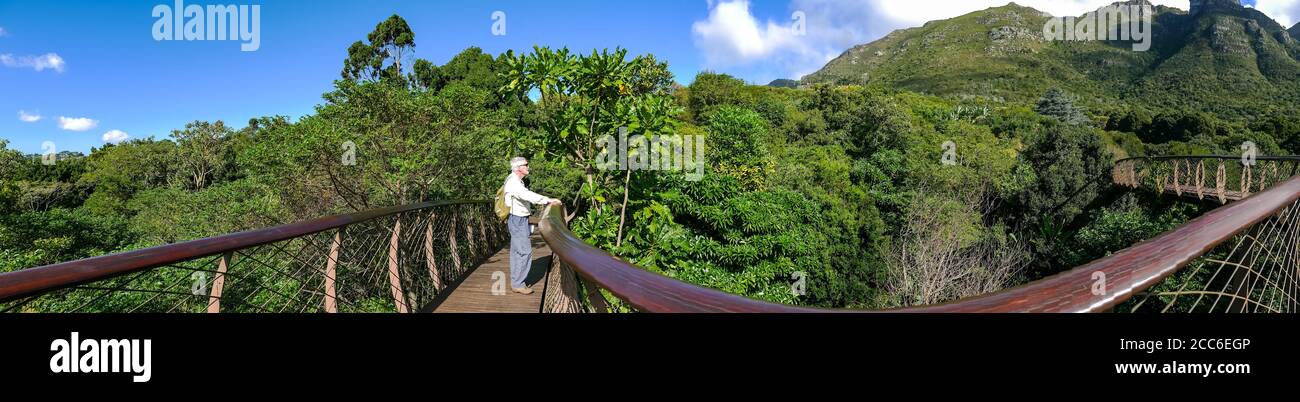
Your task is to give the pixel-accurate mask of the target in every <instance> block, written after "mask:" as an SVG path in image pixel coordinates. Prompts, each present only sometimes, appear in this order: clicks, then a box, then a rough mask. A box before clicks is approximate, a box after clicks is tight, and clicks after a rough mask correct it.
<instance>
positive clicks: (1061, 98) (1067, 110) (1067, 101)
mask: <svg viewBox="0 0 1300 402" xmlns="http://www.w3.org/2000/svg"><path fill="white" fill-rule="evenodd" d="M1036 110H1037V111H1038V114H1041V115H1043V116H1048V117H1054V118H1056V119H1057V120H1060V121H1061V122H1062V123H1065V124H1068V125H1072V126H1079V125H1086V124H1088V123H1090V122H1091V120H1090V119H1089V118H1088V115H1086V114H1084V111H1083V108H1081V107H1079V106H1076V105H1075V101H1074V98H1073V97H1071V96H1070V95H1069V94H1067V93H1066V92H1065V91H1063V90H1061V89H1060V88H1052V89H1049V90H1047V93H1046V94H1043V97H1042V98H1041V99H1039V100H1038V106H1037V108H1036Z"/></svg>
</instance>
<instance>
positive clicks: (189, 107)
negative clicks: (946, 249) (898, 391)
mask: <svg viewBox="0 0 1300 402" xmlns="http://www.w3.org/2000/svg"><path fill="white" fill-rule="evenodd" d="M1252 1H1254V0H1252ZM1257 1H1259V2H1261V3H1264V2H1273V3H1271V5H1270V4H1260V5H1258V7H1259V8H1260V9H1261V10H1262V11H1266V12H1270V9H1267V8H1266V5H1268V6H1270V7H1272V8H1273V9H1276V10H1281V11H1271V12H1272V13H1273V14H1274V15H1282V14H1284V13H1287V12H1290V11H1287V10H1291V11H1297V12H1291V15H1295V16H1297V17H1300V6H1297V4H1298V3H1300V0H1257ZM1005 2H1006V1H1005V0H1003V1H997V0H930V1H928V2H926V1H922V0H756V1H752V2H751V1H745V0H654V1H636V0H627V1H622V0H620V1H595V0H591V1H472V2H471V1H396V0H386V1H382V0H368V1H341V0H317V1H305V0H204V1H189V2H186V3H185V4H186V5H190V4H198V5H211V4H258V5H260V6H261V21H260V25H261V32H260V48H259V49H258V50H256V51H252V52H243V51H240V46H239V43H240V42H238V41H155V40H154V38H153V36H152V35H151V31H152V29H153V27H154V23H155V21H156V20H157V18H155V17H153V16H152V15H151V10H152V9H153V8H154V6H155V5H159V4H166V5H169V6H171V5H174V1H173V0H163V1H160V0H149V1H34V0H32V1H29V0H21V1H19V0H0V138H4V139H7V140H9V141H10V144H9V147H10V148H13V149H17V150H20V151H23V152H27V153H39V152H42V148H41V144H42V142H44V141H51V142H53V143H55V145H56V146H57V149H58V150H59V151H63V150H71V151H80V152H88V151H89V150H90V148H91V147H96V146H101V145H102V144H103V143H104V142H105V141H106V137H107V138H108V140H114V141H115V140H118V139H121V138H124V137H125V138H143V137H150V136H154V137H157V138H165V137H167V135H168V133H170V131H171V130H173V129H178V128H181V127H183V126H184V125H185V123H186V122H189V121H194V120H209V121H215V120H224V121H226V122H227V123H228V124H230V125H232V126H235V127H242V126H243V125H245V124H246V122H247V121H248V119H249V118H251V117H257V116H267V115H286V116H289V117H291V118H294V119H296V118H298V117H301V116H303V115H306V114H310V113H312V111H313V107H314V106H315V105H316V104H318V103H320V95H321V94H322V93H324V92H327V91H329V90H330V89H331V87H332V81H333V80H335V79H337V78H338V76H339V71H340V69H341V68H342V63H343V59H344V58H345V57H346V55H347V47H348V45H350V44H351V43H352V42H354V41H356V40H360V39H364V37H365V35H366V34H367V33H369V32H370V31H371V30H372V29H374V27H375V24H377V23H378V22H380V21H381V20H383V19H385V18H387V17H388V16H389V15H392V14H394V13H396V14H399V15H401V16H402V17H403V18H405V19H406V20H407V22H408V23H409V24H410V25H411V28H412V29H413V30H414V31H415V34H416V38H415V40H416V44H417V47H416V57H420V58H425V59H429V60H430V61H433V62H435V63H438V64H441V63H444V62H446V61H447V60H448V59H450V58H451V57H452V56H454V55H455V54H456V53H458V52H460V51H461V50H463V49H464V48H466V47H468V46H479V47H481V48H483V49H484V50H485V51H487V52H489V53H492V54H498V53H501V52H504V51H505V50H507V49H516V50H526V49H530V48H531V47H532V46H533V45H544V46H552V47H560V46H568V47H569V48H570V49H572V50H575V51H583V52H589V51H591V49H598V48H613V47H616V46H622V47H624V48H627V49H628V50H629V52H630V53H632V54H642V53H653V54H654V55H655V56H656V57H657V58H659V59H661V60H665V61H667V62H668V63H669V66H670V67H671V69H672V71H673V73H674V74H675V75H676V76H677V78H678V80H679V81H681V82H683V83H689V82H690V80H691V79H692V78H693V77H694V76H695V74H696V73H697V72H698V71H701V70H705V69H708V70H713V71H720V72H726V73H731V74H734V75H737V76H739V77H741V78H744V79H746V80H748V81H751V82H758V83H766V82H768V81H770V80H772V79H775V78H798V77H799V76H800V75H802V74H806V73H808V72H812V71H814V70H816V68H817V67H820V66H821V65H822V64H824V63H825V62H826V61H827V60H829V59H830V58H833V57H834V56H836V55H838V54H839V53H841V52H843V51H844V50H845V49H847V48H848V47H850V46H852V45H854V44H859V43H866V42H869V41H871V40H874V39H877V38H879V37H881V36H883V35H884V34H886V33H888V32H890V31H892V30H894V29H898V28H904V27H908V26H915V25H919V24H920V23H923V22H925V21H929V20H933V19H942V18H950V17H954V16H957V15H960V14H964V13H967V12H971V11H975V10H978V9H983V8H986V7H989V6H996V5H1001V4H1005ZM1109 2H1110V0H1024V1H1019V3H1020V4H1025V5H1030V6H1034V7H1039V8H1040V9H1042V10H1044V11H1049V12H1053V13H1076V14H1081V13H1082V12H1084V11H1086V10H1088V9H1089V7H1091V8H1095V6H1096V5H1104V4H1106V3H1109ZM1157 3H1161V4H1172V5H1175V6H1179V7H1182V8H1186V4H1187V1H1186V0H1161V1H1157ZM1180 3H1181V5H1180ZM498 10H499V11H503V12H505V13H506V35H504V36H494V35H492V31H491V29H492V24H493V20H492V13H493V12H494V11H498ZM794 11H800V12H804V15H805V20H804V22H805V25H806V30H805V31H804V32H802V33H803V34H802V35H796V34H795V30H794V29H793V28H794V27H795V23H794V22H793V18H792V17H793V14H792V13H793V12H794ZM1283 17H1285V18H1289V17H1286V16H1285V15H1283ZM1280 19H1281V18H1280ZM1284 23H1285V19H1284ZM1290 23H1294V21H1291V22H1290ZM1288 25H1289V24H1288ZM38 116H39V119H37V117H38ZM61 117H62V118H64V119H63V121H62V122H61V119H60V118H61ZM92 122H93V124H91V123H92ZM74 129H76V130H74ZM77 130H80V131H77Z"/></svg>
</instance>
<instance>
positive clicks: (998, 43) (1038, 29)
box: [802, 0, 1300, 117]
mask: <svg viewBox="0 0 1300 402" xmlns="http://www.w3.org/2000/svg"><path fill="white" fill-rule="evenodd" d="M1115 4H1116V5H1150V3H1148V2H1147V1H1146V0H1131V1H1127V2H1121V3H1115ZM1191 5H1192V8H1191V10H1190V11H1183V10H1180V9H1176V8H1170V7H1164V6H1154V7H1153V10H1154V12H1155V16H1154V18H1153V21H1152V28H1151V29H1152V39H1151V42H1152V46H1151V47H1150V49H1149V51H1134V46H1133V45H1134V42H1131V41H1129V42H1119V41H1109V42H1108V41H1058V40H1048V39H1046V38H1045V37H1044V36H1045V35H1044V33H1043V31H1044V26H1045V24H1047V23H1048V21H1049V19H1050V18H1051V16H1050V15H1048V14H1046V13H1043V12H1041V11H1038V10H1035V9H1033V8H1029V7H1023V6H1020V5H1017V4H1015V3H1011V4H1008V5H1006V6H1002V7H995V8H990V9H987V10H983V11H977V12H974V13H970V14H966V15H963V16H960V17H956V18H953V19H949V20H942V21H931V22H929V23H926V24H925V25H924V26H921V27H916V28H909V29H902V30H898V31H894V32H892V33H890V34H889V35H887V36H885V37H884V38H881V39H879V40H877V41H875V42H871V43H868V44H864V45H858V46H855V47H853V48H851V49H849V50H848V51H845V52H844V53H843V54H841V55H840V56H839V57H837V58H835V59H834V60H832V61H830V62H829V63H828V64H827V65H826V66H825V67H823V68H822V69H821V70H819V71H817V72H815V73H813V74H810V75H808V76H805V77H803V79H802V81H803V83H804V84H813V83H838V84H878V85H884V86H892V87H898V88H903V89H908V90H912V91H917V92H923V93H929V94H935V95H941V96H950V97H957V98H983V99H990V100H993V101H1009V102H1032V101H1034V100H1036V99H1037V98H1038V97H1039V96H1041V95H1042V94H1043V93H1044V92H1046V91H1047V89H1049V88H1051V87H1061V88H1064V89H1066V90H1068V91H1070V92H1072V93H1074V94H1075V95H1076V96H1079V97H1080V98H1081V99H1083V100H1084V101H1085V102H1087V103H1091V104H1116V103H1120V102H1123V103H1127V104H1129V105H1141V106H1144V107H1151V108H1176V109H1182V110H1187V109H1191V110H1203V111H1208V112H1212V113H1216V114H1219V115H1224V116H1234V117H1240V116H1250V115H1257V114H1261V113H1270V112H1272V111H1270V110H1261V106H1260V105H1261V104H1268V105H1277V106H1276V108H1283V109H1286V110H1294V108H1295V107H1296V106H1295V105H1297V104H1300V41H1298V40H1296V37H1297V36H1300V35H1292V33H1290V32H1287V30H1286V28H1285V27H1283V26H1282V25H1281V24H1278V23H1277V22H1276V21H1273V20H1272V19H1270V18H1268V17H1267V16H1266V15H1264V14H1263V13H1260V12H1259V11H1257V10H1254V9H1250V8H1246V7H1242V6H1241V5H1240V4H1238V3H1237V2H1236V1H1235V0H1194V1H1193V2H1192V4H1191ZM1295 30H1296V28H1292V31H1295Z"/></svg>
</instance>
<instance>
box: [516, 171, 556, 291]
mask: <svg viewBox="0 0 1300 402" xmlns="http://www.w3.org/2000/svg"><path fill="white" fill-rule="evenodd" d="M525 176H528V159H524V158H523V157H515V158H514V159H511V160H510V175H509V176H506V182H505V200H506V206H507V207H509V208H510V218H509V220H508V221H507V222H506V226H507V227H508V228H509V229H510V290H513V291H515V292H517V293H523V294H532V293H533V289H532V288H529V287H528V285H527V284H525V283H524V279H526V278H528V269H529V268H530V267H531V266H532V263H533V243H532V240H530V239H529V238H528V236H529V234H530V233H529V230H528V216H529V215H532V206H533V204H559V203H560V200H557V199H554V198H550V197H547V196H544V195H541V194H537V193H534V192H532V191H530V190H528V187H526V186H524V177H525Z"/></svg>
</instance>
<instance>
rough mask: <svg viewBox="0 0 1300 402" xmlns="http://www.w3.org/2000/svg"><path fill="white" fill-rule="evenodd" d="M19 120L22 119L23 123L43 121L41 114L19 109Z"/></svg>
mask: <svg viewBox="0 0 1300 402" xmlns="http://www.w3.org/2000/svg"><path fill="white" fill-rule="evenodd" d="M18 120H21V121H22V122H23V123H35V122H38V121H41V115H39V114H29V113H27V111H26V110H19V111H18Z"/></svg>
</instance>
